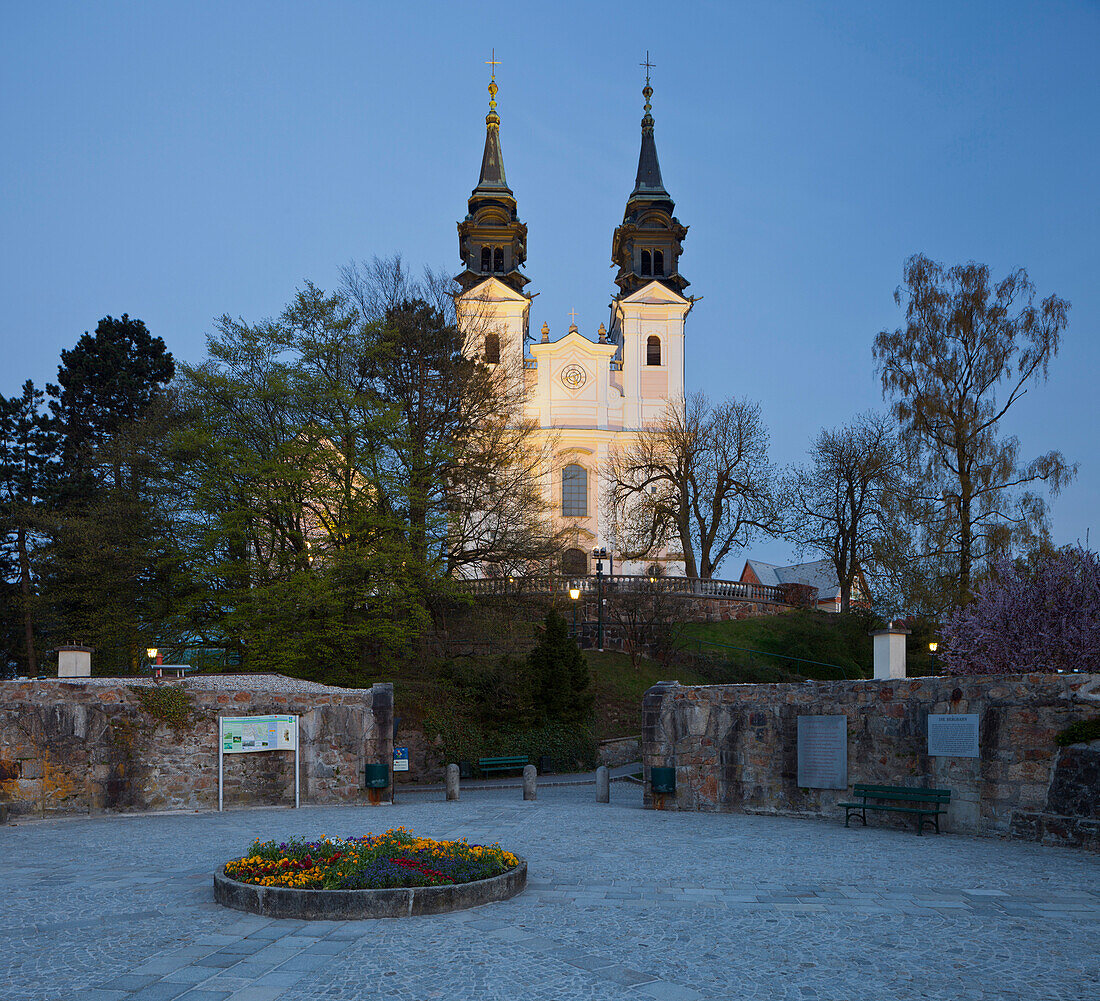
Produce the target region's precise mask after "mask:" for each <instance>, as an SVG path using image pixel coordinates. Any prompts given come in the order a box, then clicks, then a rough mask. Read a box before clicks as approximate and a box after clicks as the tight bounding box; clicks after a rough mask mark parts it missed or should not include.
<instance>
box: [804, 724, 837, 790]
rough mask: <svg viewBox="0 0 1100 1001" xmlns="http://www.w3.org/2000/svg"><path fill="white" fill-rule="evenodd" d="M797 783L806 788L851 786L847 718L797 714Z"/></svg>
mask: <svg viewBox="0 0 1100 1001" xmlns="http://www.w3.org/2000/svg"><path fill="white" fill-rule="evenodd" d="M798 784H799V786H801V787H802V788H803V789H847V788H848V717H847V716H799V717H798Z"/></svg>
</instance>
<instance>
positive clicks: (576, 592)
mask: <svg viewBox="0 0 1100 1001" xmlns="http://www.w3.org/2000/svg"><path fill="white" fill-rule="evenodd" d="M580 596H581V589H580V588H579V587H571V588H570V589H569V597H570V598H571V599H572V601H573V639H576V638H577V599H578V598H579V597H580Z"/></svg>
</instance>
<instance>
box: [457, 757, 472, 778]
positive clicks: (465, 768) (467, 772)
mask: <svg viewBox="0 0 1100 1001" xmlns="http://www.w3.org/2000/svg"><path fill="white" fill-rule="evenodd" d="M458 777H459V778H460V779H472V778H473V777H474V766H473V765H471V764H470V762H468V761H460V762H459V763H458Z"/></svg>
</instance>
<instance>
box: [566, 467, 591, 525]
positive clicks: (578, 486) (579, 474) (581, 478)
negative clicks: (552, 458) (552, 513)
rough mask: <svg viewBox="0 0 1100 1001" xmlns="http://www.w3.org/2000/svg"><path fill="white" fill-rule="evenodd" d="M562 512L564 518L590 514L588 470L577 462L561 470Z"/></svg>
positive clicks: (583, 516)
mask: <svg viewBox="0 0 1100 1001" xmlns="http://www.w3.org/2000/svg"><path fill="white" fill-rule="evenodd" d="M561 513H562V517H563V518H585V517H587V516H588V471H587V470H586V469H585V468H584V466H578V465H576V464H573V465H570V466H565V467H564V468H563V469H562V471H561Z"/></svg>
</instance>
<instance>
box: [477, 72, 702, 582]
mask: <svg viewBox="0 0 1100 1001" xmlns="http://www.w3.org/2000/svg"><path fill="white" fill-rule="evenodd" d="M497 89H498V88H497V83H496V78H495V76H494V77H493V79H492V80H491V81H490V83H489V96H490V100H489V114H488V115H486V117H485V151H484V153H483V155H482V158H481V175H480V177H479V178H478V182H477V187H475V188H474V190H473V192H472V193H471V195H470V199H469V203H468V212H467V215H466V218H465V219H463V220H462V221H461V222H460V223H459V224H458V241H459V254H460V256H461V258H462V266H463V271H462V272H461V273H460V274H459V275H457V276H456V281H457V282H458V284H459V286H460V287H461V291H460V292H459V293H458V295H457V296H456V297H455V303H456V307H457V313H458V317H459V322H460V324H461V323H466V324H467V329H468V330H469V329H472V321H473V318H474V317H476V318H477V332H476V337H475V338H472V340H475V341H476V343H475V345H474V348H473V350H478V351H479V352H480V354H481V357H482V358H483V360H484V361H485V362H486V363H487V364H489V365H499V366H505V368H506V371H514V372H516V373H520V372H521V373H522V379H523V386H524V407H525V411H526V415H527V417H528V418H529V419H531V420H532V421H533V422H534V423H535V424H536V425H537V426H538V428H539V429H540V433H543V434H545V435H547V436H552V442H553V449H552V455H553V462H552V465H553V468H552V469H548V470H547V471H546V477H545V481H546V488H545V489H546V491H547V496H546V500H547V503H548V505H549V508H550V511H551V513H552V515H553V517H554V518H555V521H556V522H557V524H558V525H559V527H565V528H566V530H567V534H568V536H569V537H570V539H571V543H570V547H569V548H568V549H567V550H566V552H565V555H564V558H563V562H562V572H563V573H564V574H565V575H567V576H580V575H582V574H587V573H592V572H594V571H595V569H596V566H595V561H594V559H593V550H606V553H607V561H608V563H607V564H605V565H604V567H603V569H604V570H605V572H608V571H613V572H615V573H626V574H631V573H633V574H645V573H654V572H659V573H667V574H672V575H683V573H684V564H683V557H682V554H679V553H675V552H670V551H661V552H657V553H653V554H650V556H649V557H647V558H646V560H645V561H642V562H638V561H636V562H630V561H623V560H622V559H621V558H620V553H619V546H618V543H617V534H618V533H617V531H616V525H615V524H614V519H613V517H611V515H610V513H609V511H608V510H607V505H606V504H605V502H604V498H603V496H602V494H603V491H602V489H601V476H600V473H601V470H602V469H603V468H604V467H605V465H606V463H607V460H608V457H609V455H610V454H611V453H612V450H613V449H615V448H616V446H617V445H619V444H622V445H625V444H626V443H627V441H628V439H629V436H630V435H631V434H632V433H634V432H635V431H637V430H638V429H640V428H642V427H644V426H646V425H647V424H651V423H653V422H655V421H656V420H658V419H659V418H660V416H661V414H662V413H663V412H664V410H665V406H666V404H667V402H668V401H669V400H675V399H679V398H682V397H683V396H684V324H685V321H686V319H687V315H688V313H690V312H691V308H692V306H693V305H694V301H695V300H694V298H693V297H691V296H685V294H684V289H685V288H686V287H687V285H688V281H687V280H686V279H685V278H684V277H683V276H682V275H681V274H680V255H681V253H682V252H683V239H684V236H685V235H686V233H687V227H686V226H684V225H683V224H682V223H681V222H680V221H679V220H678V219H677V218H676V217H675V215H674V214H673V213H674V211H675V207H676V206H675V203H674V202H673V200H672V196H671V195H670V194H669V193H668V191H667V190H666V189H665V185H664V181H663V180H662V178H661V166H660V163H659V162H658V159H657V144H656V141H655V139H654V136H653V126H654V120H653V115H652V113H651V112H652V108H651V105H650V98H651V97H652V96H653V89H652V87H650V84H649V77H648V75H647V76H646V83H645V87H644V89H643V90H642V95H643V96H644V98H645V114H644V115H643V117H642V122H641V127H642V134H641V150H640V152H639V154H638V171H637V176H636V178H635V182H634V190H633V191H631V193H630V195H629V197H628V198H627V202H626V210H625V212H624V214H623V221H622V223H621V225H619V226H618V227H617V228H616V229H615V232H614V235H613V237H612V241H611V259H612V262H613V264H614V265H616V266H617V267H618V273H617V274H616V276H615V284H616V285H617V286H618V289H617V291H616V293H615V295H614V298H613V301H612V303H611V315H610V317H609V318H608V322H607V324H606V325H605V324H603V323H601V324H600V325H599V328H598V329H597V330H595V331H592V332H591V335H589V334H588V333H582V332H581V331H580V330H579V329H578V328H577V325H576V323H575V322H574V323H571V324H570V326H569V330H568V333H566V334H565V336H564V337H560V338H558V339H557V340H551V339H550V331H549V326H548V324H546V323H544V324H543V325H542V329H541V331H540V334H539V337H538V338H537V339H535V338H534V337H533V336H532V335H531V333H530V329H529V318H530V311H531V302H532V299H533V296H532V295H530V294H528V293H527V292H526V291H525V287H526V286H527V284H528V282H529V279H528V278H527V277H526V276H525V275H524V274H523V271H522V268H523V267H524V266H525V265H526V261H527V226H526V224H525V223H523V222H522V221H521V219H520V215H519V209H518V206H517V203H516V196H515V194H514V192H513V191H512V189H511V188H510V187H509V186H508V181H507V179H506V177H505V173H504V158H503V156H502V155H501V146H500V116H499V115H498V114H497V110H496V105H497V102H496V95H497ZM574 319H575V316H574ZM602 558H603V557H602V554H601V559H602ZM608 564H609V565H608Z"/></svg>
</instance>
